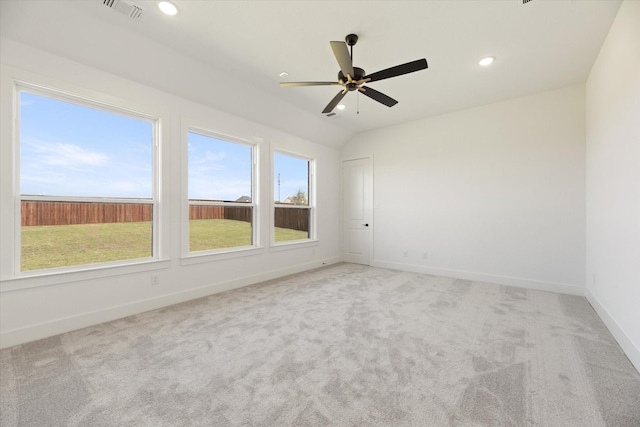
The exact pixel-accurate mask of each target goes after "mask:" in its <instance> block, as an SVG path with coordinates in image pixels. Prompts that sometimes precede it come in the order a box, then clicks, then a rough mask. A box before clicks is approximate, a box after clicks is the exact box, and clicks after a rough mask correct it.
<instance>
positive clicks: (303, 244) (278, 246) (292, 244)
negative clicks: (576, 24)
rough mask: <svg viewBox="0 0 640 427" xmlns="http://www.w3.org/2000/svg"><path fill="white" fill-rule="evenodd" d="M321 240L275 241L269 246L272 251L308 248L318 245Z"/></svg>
mask: <svg viewBox="0 0 640 427" xmlns="http://www.w3.org/2000/svg"><path fill="white" fill-rule="evenodd" d="M319 243H320V240H292V241H289V242H282V243H273V244H271V246H270V247H269V251H271V252H279V251H289V250H293V249H300V248H308V247H311V246H318V244H319Z"/></svg>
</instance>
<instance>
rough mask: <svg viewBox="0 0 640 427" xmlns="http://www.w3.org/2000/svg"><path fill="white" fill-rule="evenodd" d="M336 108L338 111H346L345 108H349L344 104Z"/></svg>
mask: <svg viewBox="0 0 640 427" xmlns="http://www.w3.org/2000/svg"><path fill="white" fill-rule="evenodd" d="M336 108H337V109H338V110H344V109H345V108H347V106H346V105H344V104H340V105H338V106H337V107H336Z"/></svg>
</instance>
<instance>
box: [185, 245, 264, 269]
mask: <svg viewBox="0 0 640 427" xmlns="http://www.w3.org/2000/svg"><path fill="white" fill-rule="evenodd" d="M263 253H264V248H260V247H254V246H250V247H243V248H236V249H224V250H220V251H202V252H190V253H189V254H188V255H184V256H183V257H182V258H181V259H180V265H192V264H200V263H203V262H212V261H219V260H224V259H232V258H240V257H245V256H253V255H260V254H263Z"/></svg>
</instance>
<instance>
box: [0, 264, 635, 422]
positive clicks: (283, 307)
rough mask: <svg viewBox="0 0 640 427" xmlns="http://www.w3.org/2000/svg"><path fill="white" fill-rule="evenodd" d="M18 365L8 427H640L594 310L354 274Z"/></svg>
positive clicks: (140, 325)
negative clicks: (606, 426)
mask: <svg viewBox="0 0 640 427" xmlns="http://www.w3.org/2000/svg"><path fill="white" fill-rule="evenodd" d="M0 356H1V367H2V370H1V382H0V384H1V390H0V391H1V402H0V403H1V407H0V411H1V412H0V413H1V418H0V420H1V423H2V426H38V427H41V426H394V427H395V426H603V425H608V426H635V427H637V426H640V375H639V374H638V372H637V371H636V370H635V369H634V368H633V366H632V365H631V363H630V362H629V360H628V359H627V358H626V357H625V355H624V353H623V352H622V350H621V349H620V347H619V346H618V345H617V343H616V342H615V340H614V339H613V337H612V336H611V334H610V333H609V332H608V331H607V329H606V328H605V326H604V325H603V323H602V322H601V321H600V319H599V318H598V317H597V316H596V314H595V312H594V311H593V309H592V308H591V306H590V305H589V303H588V302H587V301H586V299H585V298H582V297H576V296H568V295H562V294H555V293H550V292H541V291H533V290H526V289H520V288H513V287H507V286H499V285H493V284H487V283H480V282H470V281H465V280H456V279H451V278H445V277H435V276H429V275H424V274H416V273H408V272H399V271H392V270H386V269H380V268H372V267H366V266H360V265H353V264H338V265H335V266H330V267H326V268H322V269H318V270H314V271H309V272H305V273H301V274H297V275H293V276H288V277H285V278H282V279H278V280H273V281H269V282H265V283H261V284H258V285H253V286H249V287H246V288H242V289H238V290H234V291H229V292H225V293H221V294H217V295H212V296H209V297H206V298H201V299H198V300H194V301H191V302H188V303H184V304H179V305H175V306H171V307H167V308H163V309H159V310H155V311H151V312H147V313H143V314H140V315H136V316H132V317H128V318H125V319H121V320H117V321H113V322H109V323H105V324H101V325H97V326H93V327H90V328H86V329H82V330H78V331H75V332H70V333H66V334H63V335H59V336H56V337H52V338H48V339H43V340H40V341H36V342H33V343H29V344H23V345H19V346H16V347H12V348H9V349H5V350H2V351H1V352H0Z"/></svg>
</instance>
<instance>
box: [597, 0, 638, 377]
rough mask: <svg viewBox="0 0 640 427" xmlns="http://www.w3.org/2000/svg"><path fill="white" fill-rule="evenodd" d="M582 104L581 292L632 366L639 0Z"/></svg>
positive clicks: (625, 10)
mask: <svg viewBox="0 0 640 427" xmlns="http://www.w3.org/2000/svg"><path fill="white" fill-rule="evenodd" d="M586 103H587V175H586V176H587V297H588V299H589V301H590V302H591V304H592V305H593V306H594V308H596V310H597V311H598V314H600V317H601V318H602V319H603V320H604V321H605V323H606V324H607V326H608V327H609V329H610V330H611V332H612V333H613V334H614V336H615V337H616V338H617V340H618V342H619V343H620V344H621V346H622V347H623V348H624V349H625V351H626V353H627V355H628V356H629V358H630V359H631V361H632V362H633V363H634V364H635V366H636V367H637V368H638V369H639V370H640V2H637V1H625V2H624V3H623V4H622V6H621V7H620V10H619V11H618V15H617V17H616V20H615V21H614V23H613V25H612V27H611V30H610V31H609V35H608V36H607V39H606V41H605V43H604V44H603V46H602V49H601V51H600V54H599V56H598V59H597V60H596V62H595V63H594V65H593V67H592V69H591V74H590V75H589V79H588V81H587V85H586Z"/></svg>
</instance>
